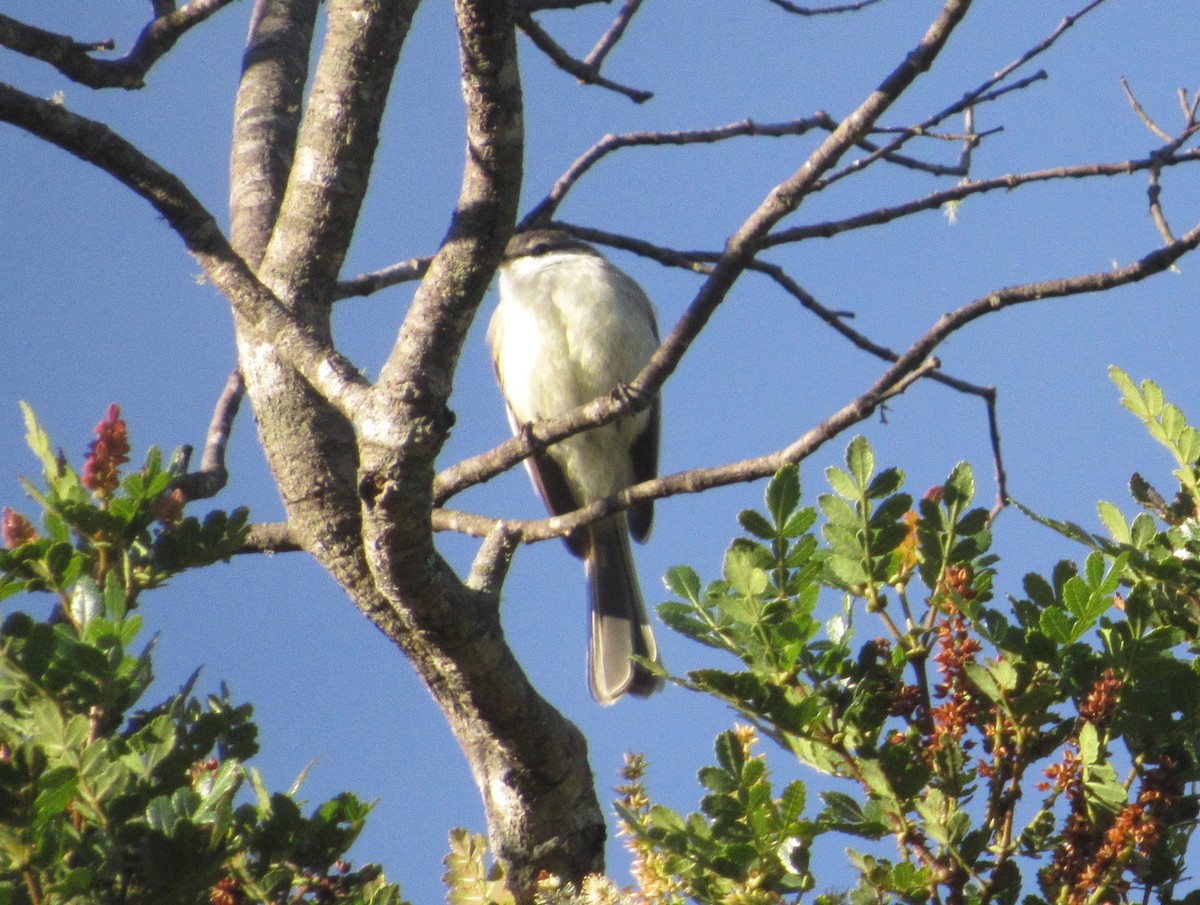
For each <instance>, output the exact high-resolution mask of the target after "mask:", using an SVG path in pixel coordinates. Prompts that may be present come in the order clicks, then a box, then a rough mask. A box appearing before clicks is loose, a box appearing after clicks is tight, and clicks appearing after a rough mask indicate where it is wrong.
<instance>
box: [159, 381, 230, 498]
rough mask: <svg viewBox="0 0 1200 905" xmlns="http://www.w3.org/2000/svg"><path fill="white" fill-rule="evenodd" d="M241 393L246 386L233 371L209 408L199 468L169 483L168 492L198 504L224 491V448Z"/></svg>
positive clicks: (188, 451)
mask: <svg viewBox="0 0 1200 905" xmlns="http://www.w3.org/2000/svg"><path fill="white" fill-rule="evenodd" d="M245 393H246V386H245V384H244V383H242V375H241V373H240V372H238V371H234V372H233V373H232V374H230V375H229V379H228V380H227V381H226V382H225V388H224V389H223V390H222V391H221V395H220V396H219V397H218V398H217V403H216V405H215V406H214V407H213V414H212V420H211V421H210V422H209V425H208V434H207V435H206V436H205V438H204V451H203V452H202V453H201V456H200V468H199V469H198V470H197V471H190V472H188V473H187V474H184V475H180V476H179V477H178V478H176V479H175V480H174V481H172V482H171V489H172V490H180V491H182V492H183V495H184V496H185V497H186V498H187V499H188V500H200V499H211V498H212V497H214V496H216V495H217V494H218V493H220V492H221V491H222V490H223V489H224V488H225V484H226V482H227V481H228V480H229V471H228V470H227V469H226V468H225V448H226V446H227V445H228V444H229V435H230V433H231V432H232V431H233V421H234V419H235V418H236V417H237V413H238V408H239V407H240V406H241V403H242V397H243V396H244V395H245ZM185 455H187V456H190V455H191V448H190V447H187V448H186V453H185Z"/></svg>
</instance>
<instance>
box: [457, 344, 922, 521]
mask: <svg viewBox="0 0 1200 905" xmlns="http://www.w3.org/2000/svg"><path fill="white" fill-rule="evenodd" d="M937 366H938V362H937V359H934V358H930V359H928V360H927V361H925V362H923V363H922V364H921V365H919V366H918V367H917V368H914V369H913V370H912V371H911V372H910V373H908V374H906V375H904V377H903V378H901V379H898V380H895V381H892V382H890V383H887V384H885V383H884V382H883V380H882V379H881V380H879V381H876V383H875V385H874V386H872V387H871V388H870V389H868V390H867V391H866V392H864V393H863V394H862V395H860V396H859V397H858V398H856V399H855V400H853V401H852V402H850V403H849V404H847V405H846V406H844V407H843V408H841V409H839V410H838V411H837V412H835V413H834V414H833V415H831V416H830V417H829V418H827V419H826V420H825V421H823V422H822V423H821V424H819V425H817V427H815V428H813V429H812V430H810V431H808V432H807V433H805V434H804V435H803V436H802V437H800V438H799V439H798V440H796V442H794V443H792V444H791V445H790V446H787V447H785V448H784V449H781V450H778V451H776V452H773V453H768V454H766V455H762V456H756V457H754V458H751V459H744V460H742V461H740V462H733V463H730V464H728V465H720V466H716V467H714V468H696V469H691V470H689V471H682V472H677V473H675V474H671V475H663V476H662V477H659V478H655V479H654V480H651V481H643V482H642V483H640V484H635V485H633V486H631V487H628V488H626V489H625V490H623V491H621V492H620V493H618V494H614V495H613V496H611V497H608V498H607V499H604V500H599V501H597V502H595V503H592V504H591V505H590V506H585V507H583V508H582V509H578V510H576V511H575V512H572V513H570V514H569V515H562V516H554V517H552V518H546V519H511V520H509V519H506V520H504V521H502V522H501V521H498V520H496V519H490V518H487V517H486V516H479V515H474V514H472V513H467V512H460V511H457V510H449V509H438V510H435V511H434V517H433V526H434V530H436V531H458V532H461V533H465V534H473V535H478V536H484V537H486V536H488V535H489V534H490V533H491V532H492V531H494V530H496V527H497V526H498V525H503V526H504V528H505V529H507V530H508V531H509V532H512V533H513V534H515V535H517V536H519V537H520V540H521V542H522V543H534V542H536V541H541V540H549V539H551V538H559V537H565V536H567V535H568V534H570V533H571V532H572V531H575V530H577V529H578V528H581V527H583V526H585V525H590V524H592V523H593V522H596V521H598V520H600V519H602V518H604V517H606V516H609V515H612V514H613V513H614V512H620V511H621V510H623V509H627V508H628V507H629V506H631V505H633V504H634V503H637V502H640V501H643V500H657V499H662V498H664V497H669V496H675V495H677V494H681V493H700V492H701V491H704V490H711V489H712V488H714V487H724V486H727V485H729V484H742V483H746V482H747V481H756V480H758V479H759V478H764V477H769V476H770V475H773V474H775V472H777V471H778V470H779V469H780V468H782V467H783V466H784V465H786V464H787V463H789V462H799V461H801V460H803V459H805V458H807V457H808V456H810V455H812V454H813V453H814V452H816V450H817V449H819V448H820V447H821V446H823V445H824V444H825V443H826V442H828V441H829V440H831V439H833V438H834V437H836V436H838V435H839V434H841V433H843V432H844V431H846V430H847V429H848V428H850V427H851V426H853V425H854V424H857V423H859V422H860V421H863V420H864V419H866V418H869V417H870V416H871V415H872V414H873V413H874V412H875V410H876V409H877V408H878V407H879V406H880V405H881V404H882V403H883V402H885V401H886V400H888V399H890V398H892V397H893V396H896V395H898V394H900V393H902V392H904V391H905V390H906V389H908V387H909V386H911V385H912V384H913V383H915V382H916V381H917V380H919V379H920V378H921V377H924V376H926V375H927V374H928V373H930V372H931V371H932V370H933V369H935V368H936V367H937Z"/></svg>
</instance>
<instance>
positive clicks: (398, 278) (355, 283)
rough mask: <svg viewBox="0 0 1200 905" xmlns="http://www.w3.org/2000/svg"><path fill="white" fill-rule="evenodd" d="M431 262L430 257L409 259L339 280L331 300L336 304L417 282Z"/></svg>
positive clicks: (431, 257)
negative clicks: (346, 299) (353, 297)
mask: <svg viewBox="0 0 1200 905" xmlns="http://www.w3.org/2000/svg"><path fill="white" fill-rule="evenodd" d="M432 260H433V256H432V255H430V256H428V257H424V258H409V259H408V260H407V261H400V262H399V263H396V264H391V265H389V266H387V267H384V268H383V269H382V270H375V271H372V272H371V273H361V274H359V275H358V276H356V277H352V278H351V279H349V280H341V281H339V282H338V284H337V285H336V286H334V288H333V300H334V301H335V302H336V301H340V300H341V299H345V298H349V297H350V296H355V295H371V294H372V293H375V292H378V291H379V290H381V289H387V288H389V287H391V286H397V285H399V284H400V283H408V282H411V281H413V280H419V279H421V277H423V276H425V271H427V270H428V269H429V262H430V261H432Z"/></svg>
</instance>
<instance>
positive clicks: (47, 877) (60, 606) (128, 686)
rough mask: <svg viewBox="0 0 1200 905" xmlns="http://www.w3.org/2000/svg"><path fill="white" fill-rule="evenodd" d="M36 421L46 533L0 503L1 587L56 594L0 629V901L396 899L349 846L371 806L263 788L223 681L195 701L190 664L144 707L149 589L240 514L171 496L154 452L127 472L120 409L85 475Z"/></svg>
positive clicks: (225, 549)
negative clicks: (189, 510) (356, 864)
mask: <svg viewBox="0 0 1200 905" xmlns="http://www.w3.org/2000/svg"><path fill="white" fill-rule="evenodd" d="M26 417H27V423H28V425H29V440H30V446H31V447H32V448H33V450H34V452H35V453H36V454H37V455H38V456H39V458H40V459H41V461H42V464H43V470H44V479H45V486H44V487H35V486H33V485H32V484H27V489H28V490H29V491H30V495H31V496H33V498H34V499H35V500H37V502H38V503H39V504H40V505H41V506H42V508H43V530H44V531H45V534H44V535H39V534H38V532H37V531H36V530H35V529H34V528H33V526H32V523H31V522H29V520H28V519H26V518H24V517H23V516H18V515H16V514H15V513H13V512H12V510H6V511H5V515H4V524H3V527H4V541H5V546H6V548H7V549H5V550H4V551H2V552H0V596H8V595H11V594H14V593H18V592H26V593H29V592H39V591H40V592H49V593H50V594H51V595H53V597H54V599H55V600H56V605H55V607H54V610H53V612H52V613H51V614H50V616H49V617H48V618H46V619H41V620H39V619H37V618H35V617H34V616H32V615H29V614H28V613H25V612H21V611H14V612H10V614H9V615H8V616H7V618H6V619H5V620H4V622H3V625H2V626H0V902H4V903H31V905H51V903H68V902H70V903H93V902H94V903H116V902H120V903H151V902H153V903H214V905H239V903H252V902H263V903H268V902H269V903H299V902H314V903H317V902H319V903H370V905H399V903H400V894H399V890H398V888H397V887H396V886H394V885H391V884H388V883H386V882H385V880H384V879H383V877H382V876H381V874H380V871H379V869H378V868H377V867H375V866H374V865H367V866H365V867H363V868H360V869H358V870H352V869H351V868H350V866H349V865H348V864H347V863H346V862H345V861H344V860H343V856H344V853H345V852H346V850H347V849H348V848H349V847H350V845H351V844H352V843H353V842H354V839H355V838H356V837H357V835H358V833H359V831H360V830H361V829H362V826H363V823H364V821H365V819H366V817H367V813H368V812H369V810H370V806H369V805H367V804H364V803H362V802H360V801H359V800H358V799H357V798H355V797H354V796H353V795H350V794H348V793H346V794H342V795H339V796H337V797H336V798H334V799H332V800H330V801H327V802H325V803H324V804H321V805H320V806H318V807H317V808H316V809H315V810H314V811H313V812H312V813H311V814H310V815H309V816H304V815H303V814H302V812H301V804H300V802H298V801H297V800H296V799H295V797H294V793H295V790H292V792H289V793H288V794H280V793H276V794H271V793H269V792H268V791H267V790H266V788H265V787H264V786H263V783H262V781H261V779H260V778H259V776H258V774H257V773H256V772H255V771H254V770H253V769H252V768H251V767H249V766H247V765H246V761H247V760H248V759H249V758H251V757H252V756H253V755H254V754H255V753H256V752H257V750H258V743H257V741H256V735H257V729H256V727H255V726H254V723H253V722H252V721H251V708H250V706H249V705H245V704H242V705H237V704H234V703H233V701H232V700H231V698H230V696H229V694H228V692H226V691H222V693H221V694H219V695H210V696H208V697H207V698H206V699H205V700H203V701H201V700H199V699H198V698H197V697H195V696H194V695H193V693H192V691H193V687H194V684H195V681H196V676H193V677H192V679H191V681H189V682H188V683H187V684H186V685H185V686H184V687H183V688H182V689H181V690H180V691H179V693H178V694H175V695H172V696H171V697H169V698H167V699H166V700H165V701H162V702H161V703H158V704H155V705H151V706H145V705H143V704H142V699H143V697H144V695H145V693H146V691H147V689H148V688H149V686H150V684H151V680H152V677H153V667H152V660H151V648H152V645H150V644H145V645H143V646H142V647H141V649H140V650H138V649H137V645H138V637H139V635H140V633H141V630H142V618H141V616H140V615H139V614H138V613H137V612H136V610H135V608H136V605H137V602H138V601H139V599H140V594H141V592H142V591H144V590H147V589H150V588H154V587H158V586H160V585H161V584H162V583H163V582H165V581H166V580H167V579H169V578H170V577H171V576H172V575H174V574H175V573H177V572H179V571H180V570H182V569H184V568H189V567H194V566H197V565H203V564H207V563H212V562H216V561H218V560H221V559H225V558H227V557H228V556H229V555H230V554H231V553H232V552H233V551H234V550H235V549H236V546H237V545H238V544H239V543H240V538H241V535H242V533H243V526H244V524H245V520H246V515H245V512H244V511H243V512H239V513H235V514H233V515H231V516H226V515H225V514H223V513H214V514H211V515H209V516H208V517H207V518H206V519H205V520H204V521H203V522H200V521H197V520H196V519H194V518H183V517H182V516H181V514H180V513H178V512H177V511H172V509H173V508H174V507H168V508H167V509H166V510H164V508H163V499H164V498H166V497H169V495H170V493H171V489H170V488H171V481H172V478H173V474H172V472H171V471H169V470H163V469H162V467H161V465H160V460H159V456H158V455H157V453H155V452H153V451H152V452H151V454H150V455H149V456H147V459H146V464H145V466H144V467H143V468H142V470H141V471H139V472H136V473H134V474H131V475H128V476H127V477H125V479H124V480H118V478H119V474H118V472H119V468H120V465H121V464H123V463H124V461H126V458H125V453H126V452H127V450H128V446H127V441H125V440H124V434H125V427H124V422H122V421H120V418H119V410H117V409H116V407H115V406H114V407H113V408H112V409H110V412H109V416H108V417H107V418H106V419H105V421H102V422H101V425H100V426H99V427H98V428H97V435H98V440H97V442H95V443H93V445H92V447H91V449H90V451H89V455H88V459H87V461H86V463H85V467H84V471H83V475H84V476H83V477H82V478H81V477H79V476H78V475H76V473H75V472H73V471H72V470H71V469H70V468H69V466H68V465H67V464H66V462H65V461H64V460H63V459H62V457H61V456H60V455H57V454H54V453H52V452H51V447H50V443H49V440H48V438H47V437H46V435H45V432H44V431H42V429H41V428H40V427H39V426H38V424H37V422H36V420H35V419H34V418H33V415H32V413H31V412H29V411H28V410H26ZM168 501H169V502H172V501H170V500H168ZM174 502H178V501H174ZM164 513H165V514H166V516H167V517H166V520H164V519H163V516H164ZM139 707H141V708H142V709H135V708H139ZM243 790H245V791H248V792H249V793H250V794H249V795H248V796H247V795H239V792H241V791H243Z"/></svg>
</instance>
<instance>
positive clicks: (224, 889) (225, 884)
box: [208, 876, 246, 905]
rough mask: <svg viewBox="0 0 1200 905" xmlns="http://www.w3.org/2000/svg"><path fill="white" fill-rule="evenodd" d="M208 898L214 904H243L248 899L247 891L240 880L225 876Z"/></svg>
mask: <svg viewBox="0 0 1200 905" xmlns="http://www.w3.org/2000/svg"><path fill="white" fill-rule="evenodd" d="M208 900H209V901H210V902H212V905H242V903H243V902H245V901H246V893H245V890H243V889H242V884H241V881H240V880H238V879H237V878H236V877H229V876H225V877H222V878H221V879H220V880H218V881H217V885H216V886H214V887H213V888H212V889H211V890H210V891H209V893H208Z"/></svg>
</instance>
